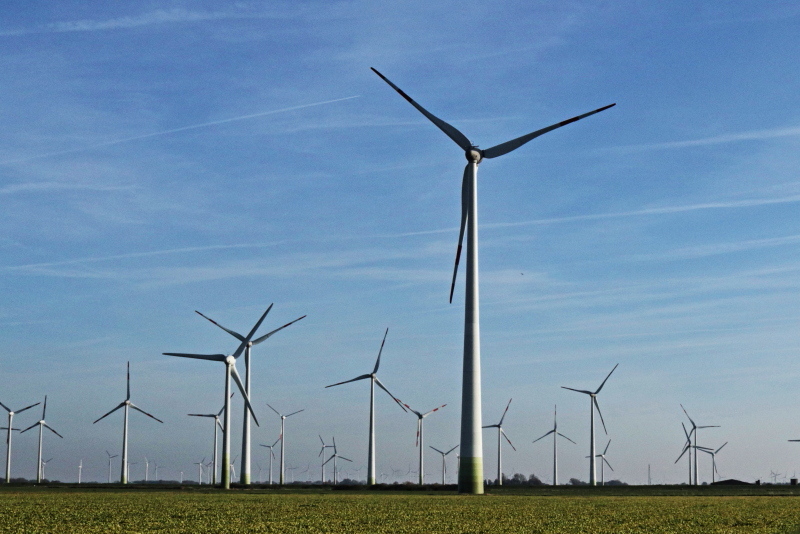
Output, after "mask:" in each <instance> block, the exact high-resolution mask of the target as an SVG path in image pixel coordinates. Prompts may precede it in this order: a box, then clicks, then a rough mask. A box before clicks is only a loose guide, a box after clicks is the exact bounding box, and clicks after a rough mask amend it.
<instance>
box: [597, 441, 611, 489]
mask: <svg viewBox="0 0 800 534" xmlns="http://www.w3.org/2000/svg"><path fill="white" fill-rule="evenodd" d="M609 445H611V440H608V443H606V448H605V450H604V451H603V452H602V453H601V454H598V455H597V458H600V485H601V486H605V485H606V470H605V466H608V468H609V469H611V470H612V471H613V470H614V468H613V467H611V464H610V463H608V460H606V453H607V452H608V446H609Z"/></svg>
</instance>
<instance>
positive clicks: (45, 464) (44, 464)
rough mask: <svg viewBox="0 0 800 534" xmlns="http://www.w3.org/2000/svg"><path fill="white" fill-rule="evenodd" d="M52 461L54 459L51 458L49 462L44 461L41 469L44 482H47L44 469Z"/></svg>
mask: <svg viewBox="0 0 800 534" xmlns="http://www.w3.org/2000/svg"><path fill="white" fill-rule="evenodd" d="M52 460H53V459H52V458H50V459H49V460H42V465H41V469H42V479H43V480H47V479H46V478H45V476H44V468H45V467H47V464H49V463H50V462H51V461H52Z"/></svg>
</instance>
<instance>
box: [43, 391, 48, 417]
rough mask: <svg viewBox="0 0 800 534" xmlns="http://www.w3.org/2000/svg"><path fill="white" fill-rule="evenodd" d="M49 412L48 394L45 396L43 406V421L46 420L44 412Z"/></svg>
mask: <svg viewBox="0 0 800 534" xmlns="http://www.w3.org/2000/svg"><path fill="white" fill-rule="evenodd" d="M46 412H47V395H45V396H44V406H42V421H44V414H45V413H46Z"/></svg>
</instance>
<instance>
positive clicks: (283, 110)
mask: <svg viewBox="0 0 800 534" xmlns="http://www.w3.org/2000/svg"><path fill="white" fill-rule="evenodd" d="M359 96H360V95H354V96H346V97H344V98H335V99H333V100H325V101H323V102H314V103H312V104H300V105H299V106H291V107H288V108H281V109H274V110H271V111H263V112H261V113H252V114H250V115H241V116H239V117H231V118H228V119H221V120H217V121H210V122H203V123H201V124H192V125H190V126H182V127H180V128H172V129H170V130H162V131H160V132H153V133H149V134H143V135H135V136H133V137H125V138H123V139H115V140H113V141H106V142H105V143H98V144H96V145H91V146H86V147H81V148H73V149H70V150H61V151H58V152H48V153H45V154H38V155H35V156H28V157H26V158H20V159H13V160H6V161H0V165H13V164H16V163H26V162H28V161H33V160H37V159H43V158H50V157H55V156H63V155H67V154H75V153H78V152H86V151H88V150H95V149H97V148H104V147H107V146H113V145H119V144H122V143H129V142H131V141H139V140H141V139H149V138H151V137H159V136H162V135H169V134H174V133H178V132H186V131H189V130H198V129H200V128H208V127H209V126H217V125H219V124H226V123H229V122H236V121H243V120H248V119H255V118H258V117H265V116H267V115H275V114H277V113H286V112H288V111H295V110H298V109H306V108H311V107H315V106H324V105H326V104H333V103H335V102H342V101H345V100H352V99H353V98H359Z"/></svg>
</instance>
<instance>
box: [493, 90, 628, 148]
mask: <svg viewBox="0 0 800 534" xmlns="http://www.w3.org/2000/svg"><path fill="white" fill-rule="evenodd" d="M614 106H616V103H614V104H609V105H608V106H603V107H602V108H598V109H596V110H594V111H590V112H588V113H584V114H583V115H578V116H576V117H572V118H571V119H567V120H565V121H561V122H557V123H555V124H552V125H550V126H548V127H546V128H542V129H541V130H536V131H535V132H531V133H529V134H526V135H523V136H521V137H517V138H516V139H512V140H511V141H506V142H505V143H500V144H499V145H495V146H493V147H491V148H487V149H486V150H484V151H483V157H484V158H496V157H498V156H502V155H505V154H508V153H509V152H511V151H513V150H516V149H518V148H519V147H521V146H522V145H524V144H525V143H527V142H528V141H531V140H532V139H535V138H537V137H539V136H540V135H543V134H546V133H547V132H551V131H553V130H555V129H557V128H561V127H562V126H566V125H567V124H571V123H573V122H576V121H579V120H581V119H585V118H586V117H588V116H590V115H594V114H595V113H600V112H601V111H605V110H607V109H608V108H612V107H614Z"/></svg>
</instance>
